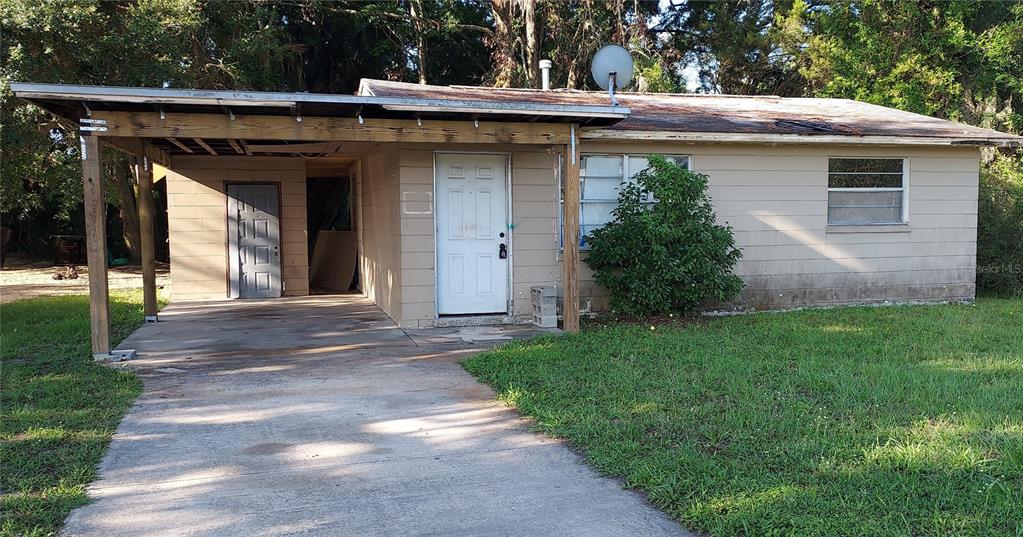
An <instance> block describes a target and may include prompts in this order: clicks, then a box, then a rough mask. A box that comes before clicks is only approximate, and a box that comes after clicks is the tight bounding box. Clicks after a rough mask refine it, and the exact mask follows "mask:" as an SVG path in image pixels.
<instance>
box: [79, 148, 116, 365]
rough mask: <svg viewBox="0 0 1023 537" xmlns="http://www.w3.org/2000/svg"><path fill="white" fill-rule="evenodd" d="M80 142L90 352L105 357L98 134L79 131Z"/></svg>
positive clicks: (104, 252) (107, 340)
mask: <svg viewBox="0 0 1023 537" xmlns="http://www.w3.org/2000/svg"><path fill="white" fill-rule="evenodd" d="M81 142H82V143H81V153H82V188H83V192H82V193H83V195H84V198H85V246H86V253H87V256H88V261H89V319H90V324H89V326H90V328H91V332H92V356H93V358H96V359H106V358H109V357H110V290H109V289H108V288H107V233H106V201H105V200H104V198H103V175H102V173H101V171H100V170H101V168H100V146H99V138H98V137H96V136H91V135H89V133H82V140H81Z"/></svg>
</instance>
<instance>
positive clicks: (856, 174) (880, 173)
mask: <svg viewBox="0 0 1023 537" xmlns="http://www.w3.org/2000/svg"><path fill="white" fill-rule="evenodd" d="M904 198H905V159H901V158H831V159H828V224H833V225H870V224H902V223H904V222H905V221H906V215H905V211H904V210H903V200H904Z"/></svg>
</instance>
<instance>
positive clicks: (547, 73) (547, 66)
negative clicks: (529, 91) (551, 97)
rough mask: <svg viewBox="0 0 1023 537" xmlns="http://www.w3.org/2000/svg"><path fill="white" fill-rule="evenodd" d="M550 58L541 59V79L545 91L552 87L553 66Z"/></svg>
mask: <svg viewBox="0 0 1023 537" xmlns="http://www.w3.org/2000/svg"><path fill="white" fill-rule="evenodd" d="M552 65H553V64H552V63H551V61H550V60H540V80H541V83H542V85H541V87H542V88H543V89H544V91H547V90H549V89H551V66H552Z"/></svg>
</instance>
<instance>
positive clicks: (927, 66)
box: [781, 0, 1023, 132]
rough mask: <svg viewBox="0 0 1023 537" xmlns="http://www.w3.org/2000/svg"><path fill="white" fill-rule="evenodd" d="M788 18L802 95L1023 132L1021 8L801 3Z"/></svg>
mask: <svg viewBox="0 0 1023 537" xmlns="http://www.w3.org/2000/svg"><path fill="white" fill-rule="evenodd" d="M788 19H789V20H783V21H781V24H782V25H783V26H785V27H786V28H787V32H789V35H790V37H789V39H787V40H786V42H787V44H786V45H785V46H786V48H788V49H789V51H790V53H791V54H792V55H794V56H796V57H797V58H798V63H799V65H800V72H801V74H802V76H803V77H804V78H805V79H806V81H807V84H806V89H805V91H806V92H807V93H809V94H813V95H820V96H826V97H846V98H851V99H857V100H861V101H867V102H872V103H876V104H881V105H885V106H892V107H895V108H899V109H902V110H909V111H912V112H918V113H921V114H927V115H933V116H939V117H945V118H951V119H957V120H961V121H965V122H967V123H971V124H975V125H984V126H989V127H994V128H999V129H1003V130H1009V131H1012V132H1020V131H1021V130H1023V116H1021V115H1020V113H1021V110H1020V108H1019V107H1020V103H1021V102H1023V3H1020V2H1010V1H988V2H983V3H979V2H970V1H965V0H948V1H923V2H901V1H898V0H865V1H858V2H850V1H841V2H827V3H810V4H807V3H804V1H802V0H800V1H797V2H796V3H795V6H794V8H793V9H792V10H791V11H790V12H789V14H788Z"/></svg>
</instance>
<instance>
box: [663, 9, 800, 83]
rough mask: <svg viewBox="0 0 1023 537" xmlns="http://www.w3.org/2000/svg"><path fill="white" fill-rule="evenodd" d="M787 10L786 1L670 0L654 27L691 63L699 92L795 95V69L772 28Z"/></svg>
mask: <svg viewBox="0 0 1023 537" xmlns="http://www.w3.org/2000/svg"><path fill="white" fill-rule="evenodd" d="M792 9H793V7H792V1H791V0H743V1H735V2H717V1H713V0H690V1H688V2H682V3H671V4H669V5H668V7H667V8H666V9H665V11H664V12H663V13H662V16H661V20H660V22H659V23H658V25H657V26H656V28H655V29H654V31H655V32H656V33H658V34H660V35H663V36H665V41H664V44H665V46H667V47H669V48H671V49H674V50H675V51H677V52H678V53H680V54H682V55H683V61H684V62H685V63H686V64H688V65H693V66H695V67H696V69H697V72H698V73H699V82H700V89H701V90H702V91H705V92H712V93H731V94H739V95H761V94H769V95H782V96H793V95H800V94H801V93H802V79H801V77H800V73H799V71H798V69H797V66H796V65H795V63H794V62H793V61H792V56H791V53H789V52H787V51H785V50H783V49H782V48H781V47H780V46H779V35H778V32H777V31H776V29H775V20H776V18H778V17H784V16H785V14H786V13H788V12H789V11H790V10H792Z"/></svg>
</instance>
